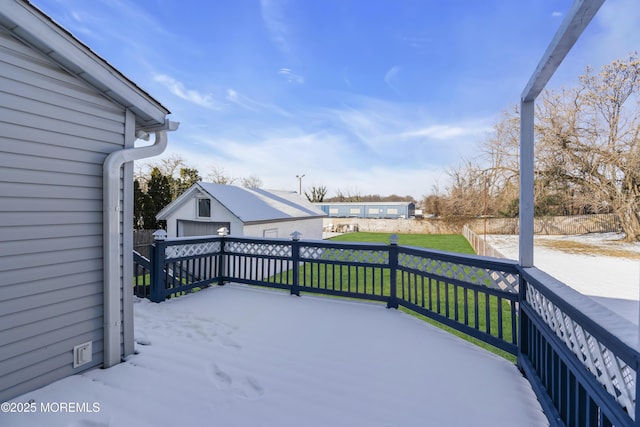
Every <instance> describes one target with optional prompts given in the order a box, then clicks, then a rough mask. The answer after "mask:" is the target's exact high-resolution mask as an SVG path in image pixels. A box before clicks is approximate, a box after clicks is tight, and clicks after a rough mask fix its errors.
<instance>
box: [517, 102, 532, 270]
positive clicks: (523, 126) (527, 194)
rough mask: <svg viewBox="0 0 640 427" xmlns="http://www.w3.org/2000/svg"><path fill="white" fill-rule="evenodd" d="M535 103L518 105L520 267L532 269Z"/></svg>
mask: <svg viewBox="0 0 640 427" xmlns="http://www.w3.org/2000/svg"><path fill="white" fill-rule="evenodd" d="M534 111H535V101H533V100H531V101H524V100H523V101H522V103H521V105H520V240H519V245H520V247H519V249H520V265H521V266H522V267H533V208H534V203H533V197H534V190H533V182H534V149H533V148H534V138H533V136H534V135H533V132H534V130H533V129H534V128H533V124H534Z"/></svg>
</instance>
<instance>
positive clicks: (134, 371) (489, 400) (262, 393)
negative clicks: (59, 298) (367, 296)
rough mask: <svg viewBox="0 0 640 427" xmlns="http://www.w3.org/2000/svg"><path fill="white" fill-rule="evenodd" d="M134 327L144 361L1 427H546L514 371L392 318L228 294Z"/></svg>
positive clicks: (46, 391) (156, 309)
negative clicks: (62, 408) (61, 409)
mask: <svg viewBox="0 0 640 427" xmlns="http://www.w3.org/2000/svg"><path fill="white" fill-rule="evenodd" d="M135 322H136V331H135V336H136V341H137V344H136V348H137V350H138V352H139V353H138V354H136V355H133V356H131V357H129V358H128V359H127V361H125V362H124V363H121V364H119V365H117V366H114V367H112V368H110V369H106V370H103V369H96V370H92V371H90V372H87V373H84V374H82V375H76V376H73V377H69V378H66V379H64V380H62V381H58V382H56V383H53V384H51V385H49V386H47V387H44V388H42V389H40V390H36V391H34V392H31V393H27V394H25V395H23V396H20V397H18V398H16V399H15V400H14V401H13V402H16V403H18V402H19V403H21V404H27V405H29V406H28V408H35V409H36V411H35V413H21V414H10V413H6V412H0V425H1V426H3V427H18V426H29V427H31V426H36V425H42V426H45V425H46V426H87V427H88V426H93V427H106V426H124V427H143V426H154V427H158V426H160V427H162V426H172V427H173V426H185V427H186V426H189V427H191V426H205V425H206V426H211V425H215V426H225V427H233V426H243V427H244V426H278V427H288V426H290V427H298V426H305V427H316V426H317V427H326V426H332V427H336V426H345V427H353V426H367V427H374V426H380V427H390V426H402V427H411V426H425V425H432V426H448V427H452V426H513V425H518V426H523V427H524V426H545V425H547V421H546V418H545V417H544V415H543V413H542V412H541V409H540V405H539V404H538V402H537V400H536V398H535V396H534V394H533V392H532V390H531V387H530V385H529V383H528V382H527V381H526V380H525V379H524V378H523V377H522V376H521V374H520V373H519V372H518V370H517V369H516V367H515V366H514V365H513V364H511V363H509V362H508V361H506V360H504V359H502V358H500V357H498V356H495V355H493V354H491V353H488V352H487V351H485V350H483V349H481V348H479V347H476V346H474V345H472V344H470V343H468V342H466V341H463V340H461V339H459V338H457V337H455V336H453V335H451V334H449V333H447V332H444V331H442V330H440V329H437V328H435V327H433V326H431V325H429V324H427V323H425V322H422V321H420V320H418V319H416V318H414V317H411V316H409V315H407V314H405V313H403V312H400V311H398V310H389V309H386V308H385V307H384V306H381V305H377V304H371V303H363V302H351V301H343V300H338V299H333V298H322V297H315V296H307V295H304V296H302V297H295V296H290V295H288V294H287V293H283V292H278V291H271V290H261V289H253V288H248V287H245V286H240V285H227V286H225V287H213V288H210V289H207V290H204V291H202V292H198V293H196V294H192V295H188V296H186V297H181V298H177V299H174V300H171V301H167V302H164V303H161V304H153V303H149V302H148V301H146V300H139V301H138V302H137V303H136V304H135ZM66 402H72V403H77V405H73V407H74V409H76V410H77V409H78V408H80V409H82V410H81V411H79V412H75V413H69V412H68V411H60V408H61V406H60V405H61V403H62V404H64V403H66ZM78 405H79V406H78ZM68 407H69V405H67V406H65V408H68ZM23 408H24V406H23ZM46 409H48V410H49V411H50V412H49V413H45V412H43V410H46ZM54 409H58V411H56V412H55V413H52V412H51V411H52V410H54ZM96 409H97V410H96ZM91 411H93V412H91Z"/></svg>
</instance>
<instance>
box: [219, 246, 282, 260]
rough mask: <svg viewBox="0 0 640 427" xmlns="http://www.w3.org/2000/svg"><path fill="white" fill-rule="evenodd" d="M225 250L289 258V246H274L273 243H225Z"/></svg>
mask: <svg viewBox="0 0 640 427" xmlns="http://www.w3.org/2000/svg"><path fill="white" fill-rule="evenodd" d="M225 248H226V250H227V251H229V252H235V253H241V254H247V255H270V256H277V257H289V258H290V257H291V246H289V245H275V244H273V243H253V242H227V243H226V246H225Z"/></svg>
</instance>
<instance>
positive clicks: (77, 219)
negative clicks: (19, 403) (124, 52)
mask: <svg viewBox="0 0 640 427" xmlns="http://www.w3.org/2000/svg"><path fill="white" fill-rule="evenodd" d="M125 117H126V111H125V108H124V107H122V106H119V105H116V104H114V103H113V102H111V101H109V100H107V99H106V98H104V97H103V96H102V95H100V94H99V93H98V92H97V91H96V90H95V89H93V88H92V87H90V86H89V85H88V84H87V83H85V82H83V81H80V80H78V79H77V78H75V77H73V76H71V75H70V74H68V73H67V72H66V71H64V70H62V69H61V68H59V67H58V66H56V65H55V63H53V61H51V60H50V59H49V58H47V57H45V56H43V55H40V54H39V53H37V52H35V51H33V50H32V49H31V48H29V47H28V46H26V45H25V44H23V43H21V42H19V41H17V40H16V39H13V38H12V37H10V36H8V35H7V34H5V33H4V32H2V31H0V401H4V400H6V399H9V398H11V397H14V396H16V395H18V394H21V393H24V392H26V391H29V390H32V389H34V388H37V387H41V386H43V385H46V384H48V383H50V382H52V381H55V380H57V379H60V378H63V377H65V376H68V375H70V374H73V373H77V372H80V371H82V370H85V369H89V368H92V367H96V366H99V365H100V364H101V363H102V348H103V343H102V335H103V332H102V327H103V325H102V323H103V321H102V317H103V312H102V310H103V309H102V292H103V290H102V286H103V284H102V268H103V266H102V163H103V161H104V159H105V158H106V156H107V155H108V154H109V153H111V152H113V151H115V150H118V149H122V148H124V140H125V138H124V133H125ZM125 169H126V170H127V172H126V173H125V175H126V177H129V175H130V174H131V168H130V167H129V168H125ZM123 316H124V315H123ZM85 341H92V342H93V353H94V354H93V361H92V362H91V363H90V364H88V365H85V366H83V367H82V368H81V369H76V370H74V369H73V367H72V360H73V357H72V349H73V346H74V345H77V344H80V343H82V342H85Z"/></svg>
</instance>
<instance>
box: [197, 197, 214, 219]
mask: <svg viewBox="0 0 640 427" xmlns="http://www.w3.org/2000/svg"><path fill="white" fill-rule="evenodd" d="M198 218H211V200H210V199H198Z"/></svg>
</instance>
